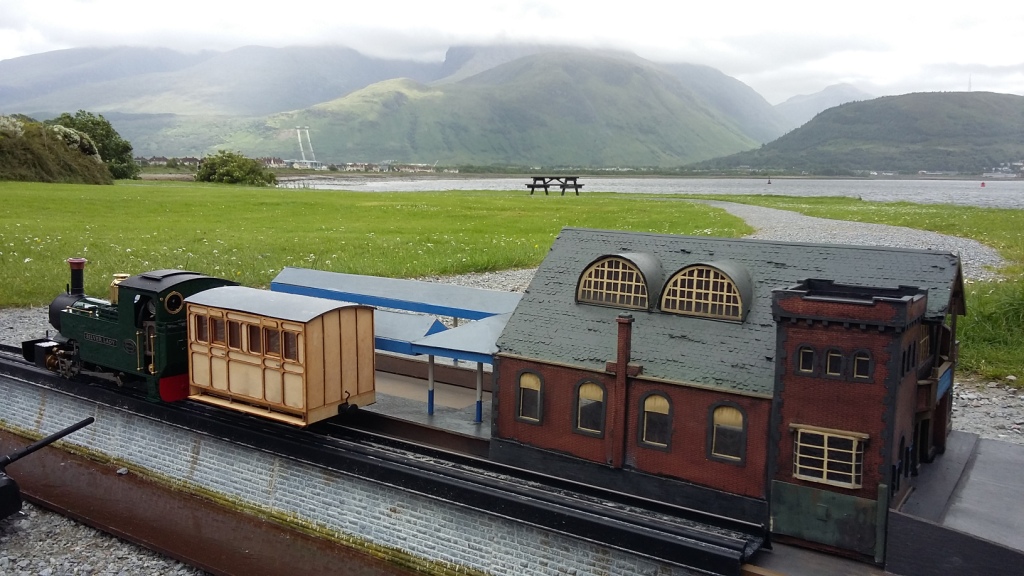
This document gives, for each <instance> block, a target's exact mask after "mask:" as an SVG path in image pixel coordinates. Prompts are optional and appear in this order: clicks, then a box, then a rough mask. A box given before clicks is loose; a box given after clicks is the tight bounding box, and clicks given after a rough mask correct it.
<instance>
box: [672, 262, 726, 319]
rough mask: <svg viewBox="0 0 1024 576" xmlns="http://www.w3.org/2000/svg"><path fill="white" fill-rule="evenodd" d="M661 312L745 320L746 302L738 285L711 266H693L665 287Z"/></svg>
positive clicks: (680, 273) (681, 271)
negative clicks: (741, 296) (744, 306)
mask: <svg viewBox="0 0 1024 576" xmlns="http://www.w3.org/2000/svg"><path fill="white" fill-rule="evenodd" d="M661 310H662V311H663V312H672V313H674V314H683V315H685V316H704V317H708V318H720V319H723V320H743V303H742V301H741V299H740V292H739V290H738V289H737V288H736V284H735V283H734V282H733V281H732V279H731V278H729V277H728V276H727V275H725V274H723V273H722V271H720V270H718V269H717V268H713V267H711V266H704V265H698V266H690V267H689V268H684V269H683V270H680V271H679V272H678V273H676V275H675V276H673V277H672V278H671V279H670V280H669V281H668V284H666V285H665V290H664V291H663V292H662V297H661Z"/></svg>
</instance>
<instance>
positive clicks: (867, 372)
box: [853, 351, 871, 380]
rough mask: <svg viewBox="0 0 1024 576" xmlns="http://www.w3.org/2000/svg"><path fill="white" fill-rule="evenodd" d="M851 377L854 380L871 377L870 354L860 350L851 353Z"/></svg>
mask: <svg viewBox="0 0 1024 576" xmlns="http://www.w3.org/2000/svg"><path fill="white" fill-rule="evenodd" d="M853 377H854V379H856V380H867V379H869V378H871V354H869V353H868V352H864V351H861V352H857V353H856V354H854V355H853Z"/></svg>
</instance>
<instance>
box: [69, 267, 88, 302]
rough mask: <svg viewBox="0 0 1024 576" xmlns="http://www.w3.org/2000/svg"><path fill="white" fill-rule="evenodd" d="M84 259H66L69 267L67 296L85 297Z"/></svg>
mask: <svg viewBox="0 0 1024 576" xmlns="http://www.w3.org/2000/svg"><path fill="white" fill-rule="evenodd" d="M86 262H88V260H86V259H85V258H68V265H69V266H71V285H70V286H69V287H68V294H71V295H72V296H85V263H86Z"/></svg>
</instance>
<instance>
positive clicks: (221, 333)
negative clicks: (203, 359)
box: [210, 318, 226, 346]
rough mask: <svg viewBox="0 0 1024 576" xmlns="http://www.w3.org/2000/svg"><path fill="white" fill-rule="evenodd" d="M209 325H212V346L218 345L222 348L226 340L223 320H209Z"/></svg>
mask: <svg viewBox="0 0 1024 576" xmlns="http://www.w3.org/2000/svg"><path fill="white" fill-rule="evenodd" d="M210 324H212V328H213V343H214V344H220V345H221V346H223V345H224V342H225V340H226V337H225V330H224V319H223V318H211V319H210Z"/></svg>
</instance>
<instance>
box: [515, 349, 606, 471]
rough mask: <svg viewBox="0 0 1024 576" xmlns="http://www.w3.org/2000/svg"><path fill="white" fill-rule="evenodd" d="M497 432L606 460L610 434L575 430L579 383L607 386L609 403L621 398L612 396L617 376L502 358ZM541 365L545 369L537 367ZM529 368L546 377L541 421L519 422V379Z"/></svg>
mask: <svg viewBox="0 0 1024 576" xmlns="http://www.w3.org/2000/svg"><path fill="white" fill-rule="evenodd" d="M498 366H499V367H498V396H499V400H498V415H497V423H498V434H497V436H498V437H499V438H507V439H510V440H517V441H519V442H522V443H524V444H529V445H531V446H538V447H541V448H546V449H548V450H555V451H558V452H565V453H567V454H573V455H575V456H578V457H580V458H584V459H586V460H591V461H593V462H600V463H602V464H605V463H606V462H605V453H606V450H605V448H606V446H605V442H607V441H609V439H608V438H594V437H591V436H587V435H583V434H579V433H576V432H574V431H573V428H574V426H575V419H574V409H575V397H574V393H575V391H576V385H577V384H578V383H579V382H580V381H581V380H584V379H587V380H591V381H594V382H597V383H598V384H602V385H604V387H605V393H606V397H605V402H606V405H607V404H608V403H611V402H617V401H618V402H621V399H616V398H611V397H610V395H611V393H612V391H613V389H614V386H613V384H614V380H615V378H614V376H609V375H606V374H603V373H592V372H587V371H585V370H577V369H572V368H564V367H559V366H539V365H537V364H534V363H532V362H524V361H521V360H511V359H508V358H501V359H500V361H499V363H498ZM537 368H542V369H537ZM525 369H530V370H532V371H534V372H536V373H538V374H539V375H540V376H541V379H542V381H543V402H544V404H543V408H542V412H541V413H542V423H541V425H536V424H531V423H527V422H520V421H518V420H516V419H515V416H516V406H517V401H516V396H515V394H516V382H517V379H518V375H519V373H520V371H522V370H525Z"/></svg>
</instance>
